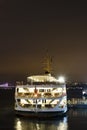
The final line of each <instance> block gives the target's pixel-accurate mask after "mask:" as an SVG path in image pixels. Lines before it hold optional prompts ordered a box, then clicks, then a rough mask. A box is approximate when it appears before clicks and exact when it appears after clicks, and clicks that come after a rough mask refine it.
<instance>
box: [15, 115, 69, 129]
mask: <svg viewBox="0 0 87 130" xmlns="http://www.w3.org/2000/svg"><path fill="white" fill-rule="evenodd" d="M15 130H68V123H67V117H63V118H62V119H56V120H33V119H32V120H29V119H25V118H16V119H15Z"/></svg>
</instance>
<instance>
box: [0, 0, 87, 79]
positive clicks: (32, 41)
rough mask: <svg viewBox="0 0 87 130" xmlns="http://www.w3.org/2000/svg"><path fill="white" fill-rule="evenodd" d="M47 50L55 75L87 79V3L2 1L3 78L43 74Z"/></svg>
mask: <svg viewBox="0 0 87 130" xmlns="http://www.w3.org/2000/svg"><path fill="white" fill-rule="evenodd" d="M46 50H48V53H49V55H50V56H52V57H53V64H52V67H53V74H54V75H55V76H57V75H60V74H62V75H65V76H66V77H67V79H68V80H78V81H87V4H86V3H84V1H78V2H76V1H75V2H74V1H72V2H71V1H70V0H68V1H65V0H64V1H63V0H62V1H58V0H57V2H56V1H54V0H52V1H47V0H46V1H44V0H39V1H38V0H35V1H34V0H28V1H26V0H0V81H7V80H19V79H20V80H21V79H23V78H26V76H28V75H31V74H41V73H43V72H44V71H43V64H42V63H43V59H44V57H45V56H46Z"/></svg>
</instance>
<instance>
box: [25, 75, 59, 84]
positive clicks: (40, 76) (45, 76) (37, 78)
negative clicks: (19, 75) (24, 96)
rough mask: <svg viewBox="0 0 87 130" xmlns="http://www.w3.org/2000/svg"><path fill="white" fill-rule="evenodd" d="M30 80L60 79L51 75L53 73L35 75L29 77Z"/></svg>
mask: <svg viewBox="0 0 87 130" xmlns="http://www.w3.org/2000/svg"><path fill="white" fill-rule="evenodd" d="M27 81H28V82H55V83H56V82H58V80H57V79H56V78H55V77H53V76H51V74H47V75H34V76H29V77H27Z"/></svg>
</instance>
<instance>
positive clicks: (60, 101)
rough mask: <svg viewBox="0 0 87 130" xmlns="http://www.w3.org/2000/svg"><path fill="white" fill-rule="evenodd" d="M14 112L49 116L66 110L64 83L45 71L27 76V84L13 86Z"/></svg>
mask: <svg viewBox="0 0 87 130" xmlns="http://www.w3.org/2000/svg"><path fill="white" fill-rule="evenodd" d="M15 112H16V114H17V115H21V116H29V117H36V118H42V117H43V118H50V117H57V116H62V115H65V113H66V112H67V94H66V83H65V80H64V78H63V77H59V78H58V79H57V78H55V77H54V76H52V75H51V73H49V72H46V73H45V74H43V75H32V76H29V77H27V84H25V85H24V84H17V86H16V87H15Z"/></svg>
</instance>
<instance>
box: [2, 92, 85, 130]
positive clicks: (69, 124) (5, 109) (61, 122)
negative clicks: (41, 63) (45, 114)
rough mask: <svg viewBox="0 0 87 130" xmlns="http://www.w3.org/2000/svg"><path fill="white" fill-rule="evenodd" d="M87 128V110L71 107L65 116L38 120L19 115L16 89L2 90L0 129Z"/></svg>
mask: <svg viewBox="0 0 87 130" xmlns="http://www.w3.org/2000/svg"><path fill="white" fill-rule="evenodd" d="M5 129H6V130H87V110H86V109H79V110H73V109H70V110H69V111H68V113H67V115H66V116H65V117H62V118H55V119H49V120H44V119H41V120H38V119H30V118H24V117H17V116H16V115H15V113H14V91H13V90H0V130H5Z"/></svg>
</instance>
